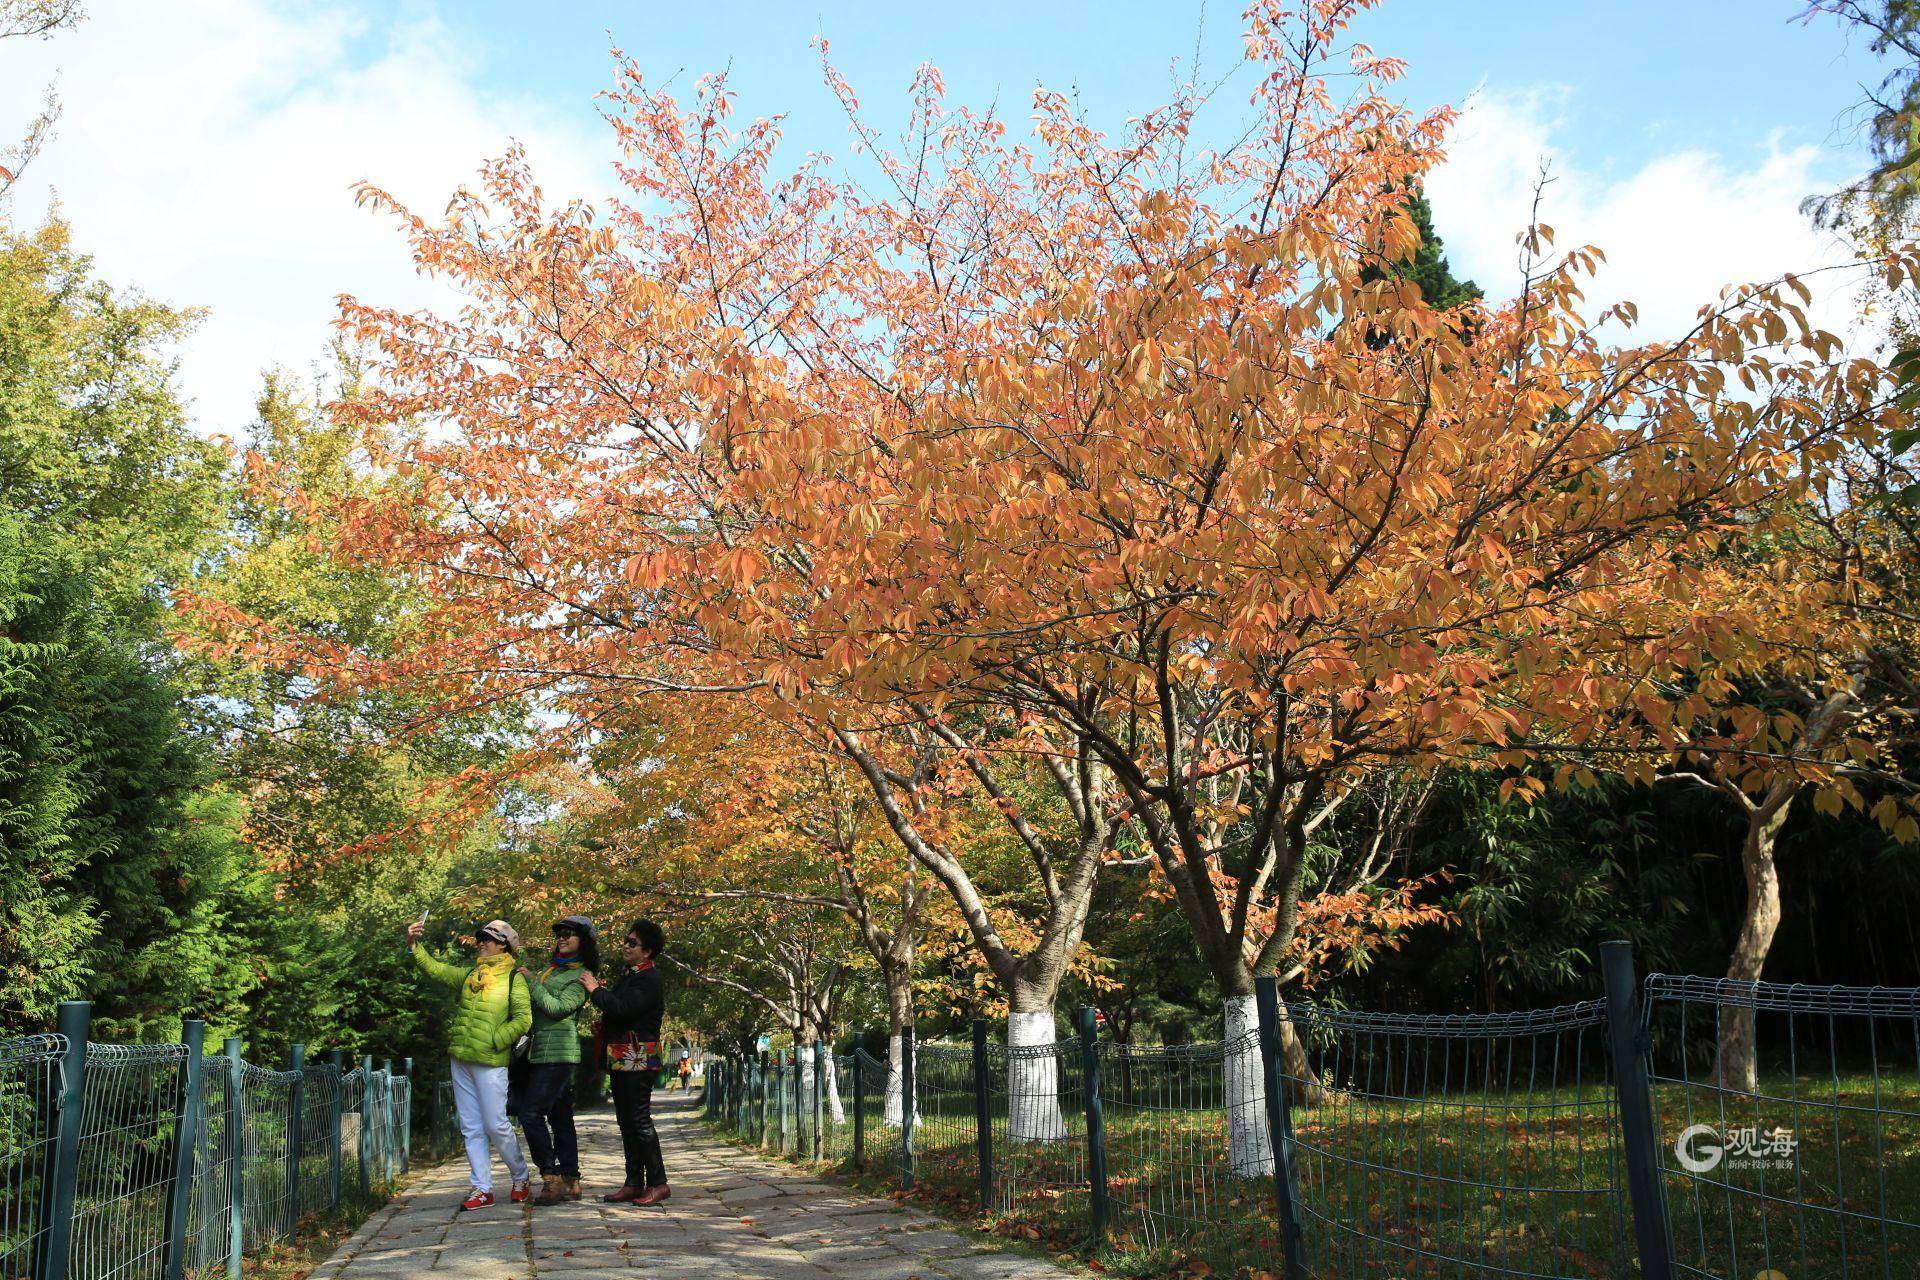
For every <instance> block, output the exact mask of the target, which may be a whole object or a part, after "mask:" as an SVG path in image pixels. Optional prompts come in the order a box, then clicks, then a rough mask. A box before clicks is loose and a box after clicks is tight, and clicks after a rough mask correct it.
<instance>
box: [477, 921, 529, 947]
mask: <svg viewBox="0 0 1920 1280" xmlns="http://www.w3.org/2000/svg"><path fill="white" fill-rule="evenodd" d="M480 932H482V933H490V934H492V935H493V936H494V937H496V938H504V939H505V940H506V943H507V950H509V951H518V950H519V949H520V931H519V930H518V929H516V928H514V927H513V926H512V925H510V924H508V923H507V922H506V921H505V920H489V921H487V922H486V923H485V924H483V925H481V926H480Z"/></svg>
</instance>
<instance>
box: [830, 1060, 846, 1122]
mask: <svg viewBox="0 0 1920 1280" xmlns="http://www.w3.org/2000/svg"><path fill="white" fill-rule="evenodd" d="M826 1070H827V1120H828V1122H829V1123H830V1124H832V1125H833V1127H834V1128H836V1129H837V1128H839V1127H840V1126H841V1125H843V1124H845V1123H846V1122H847V1108H846V1105H845V1104H844V1103H842V1102H841V1101H840V1067H839V1064H838V1063H836V1062H835V1061H834V1057H833V1046H832V1045H828V1046H827V1068H826Z"/></svg>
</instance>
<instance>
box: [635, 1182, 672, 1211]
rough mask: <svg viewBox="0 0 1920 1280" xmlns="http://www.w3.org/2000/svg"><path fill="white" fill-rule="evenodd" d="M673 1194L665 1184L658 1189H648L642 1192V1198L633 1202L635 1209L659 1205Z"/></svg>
mask: <svg viewBox="0 0 1920 1280" xmlns="http://www.w3.org/2000/svg"><path fill="white" fill-rule="evenodd" d="M672 1194H673V1192H672V1190H671V1189H669V1188H668V1186H667V1184H666V1183H664V1182H663V1183H661V1184H660V1185H659V1186H657V1187H648V1188H647V1189H646V1190H645V1191H642V1192H641V1193H640V1198H639V1199H638V1200H635V1201H634V1202H633V1207H634V1208H636V1209H644V1208H647V1207H648V1206H650V1205H656V1204H659V1203H660V1202H661V1201H663V1200H665V1199H666V1198H667V1197H668V1196H670V1195H672Z"/></svg>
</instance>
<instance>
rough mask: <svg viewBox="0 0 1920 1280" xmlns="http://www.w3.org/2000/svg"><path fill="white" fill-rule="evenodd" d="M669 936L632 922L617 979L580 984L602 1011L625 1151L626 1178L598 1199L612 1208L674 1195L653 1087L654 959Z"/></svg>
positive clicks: (660, 1001) (586, 979) (656, 1071)
mask: <svg viewBox="0 0 1920 1280" xmlns="http://www.w3.org/2000/svg"><path fill="white" fill-rule="evenodd" d="M666 945H667V936H666V934H665V933H664V932H662V931H661V929H660V926H659V925H657V924H655V923H654V922H653V921H651V920H635V921H634V922H633V926H632V927H631V928H629V929H628V930H627V936H626V939H625V941H624V943H623V944H622V946H621V948H620V958H621V960H623V961H624V962H625V964H626V967H625V968H624V969H622V970H621V973H620V976H619V977H618V978H615V979H614V980H613V982H612V983H610V984H603V983H601V982H599V981H598V980H596V979H595V978H594V976H593V975H592V974H590V973H588V974H582V975H581V977H580V981H581V982H582V983H583V984H584V985H585V986H586V988H587V998H588V999H589V1000H591V1001H593V1003H594V1006H595V1007H596V1008H598V1009H599V1010H600V1014H601V1020H600V1034H601V1036H602V1037H603V1039H604V1042H605V1044H606V1057H607V1074H608V1078H609V1079H610V1080H611V1081H612V1083H613V1112H614V1116H615V1118H617V1119H618V1120H619V1122H620V1143H621V1145H622V1146H623V1147H624V1148H626V1156H627V1180H626V1182H625V1183H623V1184H622V1185H621V1187H620V1189H619V1190H618V1191H615V1192H613V1193H612V1194H610V1195H606V1196H602V1197H601V1199H603V1200H606V1201H607V1202H609V1203H611V1204H627V1203H632V1204H635V1205H652V1204H659V1203H660V1202H661V1201H662V1200H665V1199H666V1198H667V1197H668V1196H669V1195H671V1194H673V1193H672V1192H671V1191H670V1190H668V1188H667V1169H666V1165H665V1164H664V1163H662V1161H661V1159H660V1135H659V1134H658V1133H657V1132H655V1130H654V1127H653V1087H654V1085H656V1084H658V1083H659V1082H660V1075H661V1066H662V1064H661V1061H660V1019H661V1015H662V1014H663V1013H664V1012H665V1005H666V1001H665V999H664V997H663V995H662V992H661V985H660V971H659V970H658V969H656V968H655V967H654V963H653V962H654V960H655V958H656V957H658V956H659V954H660V952H661V951H662V950H663V949H664V948H665V947H666Z"/></svg>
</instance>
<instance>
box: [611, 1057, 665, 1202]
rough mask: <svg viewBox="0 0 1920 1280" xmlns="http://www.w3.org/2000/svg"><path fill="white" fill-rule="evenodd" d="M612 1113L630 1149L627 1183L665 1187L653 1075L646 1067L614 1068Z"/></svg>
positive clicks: (621, 1139) (621, 1141)
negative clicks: (656, 1119) (616, 1069)
mask: <svg viewBox="0 0 1920 1280" xmlns="http://www.w3.org/2000/svg"><path fill="white" fill-rule="evenodd" d="M611 1076H612V1080H613V1114H614V1117H615V1118H616V1119H617V1120H619V1122H620V1145H621V1146H623V1147H625V1148H626V1153H627V1185H628V1186H630V1187H641V1188H645V1187H664V1186H666V1185H667V1167H666V1165H665V1164H663V1163H662V1162H661V1159H660V1135H659V1134H658V1133H657V1132H655V1131H654V1127H653V1076H652V1073H650V1072H646V1071H615V1072H612V1073H611Z"/></svg>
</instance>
